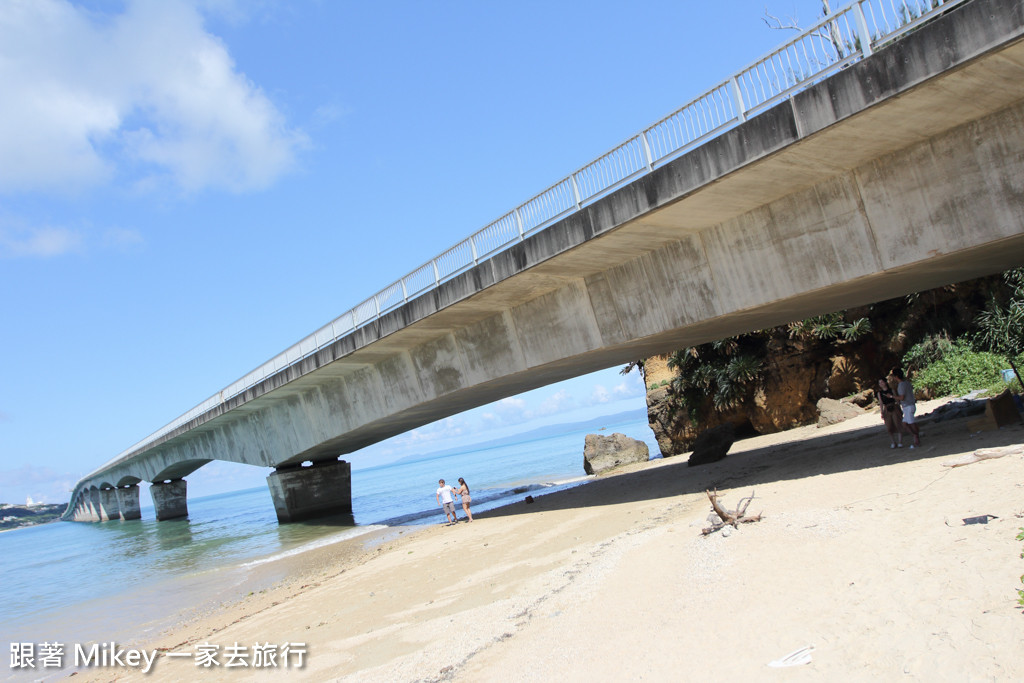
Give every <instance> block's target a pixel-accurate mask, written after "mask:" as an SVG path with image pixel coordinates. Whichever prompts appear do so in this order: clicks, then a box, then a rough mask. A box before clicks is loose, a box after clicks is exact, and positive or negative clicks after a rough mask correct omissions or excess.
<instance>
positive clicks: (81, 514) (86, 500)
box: [74, 491, 100, 522]
mask: <svg viewBox="0 0 1024 683" xmlns="http://www.w3.org/2000/svg"><path fill="white" fill-rule="evenodd" d="M74 520H75V521H76V522H98V521H100V516H99V515H98V514H97V513H96V508H95V507H94V506H93V500H92V491H86V492H85V493H83V494H82V496H81V497H80V498H79V501H78V506H77V507H76V508H75V516H74Z"/></svg>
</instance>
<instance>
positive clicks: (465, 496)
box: [457, 477, 473, 522]
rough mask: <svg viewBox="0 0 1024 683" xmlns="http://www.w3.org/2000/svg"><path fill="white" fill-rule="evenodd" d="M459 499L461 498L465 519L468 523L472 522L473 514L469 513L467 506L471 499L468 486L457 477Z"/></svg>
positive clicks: (463, 480)
mask: <svg viewBox="0 0 1024 683" xmlns="http://www.w3.org/2000/svg"><path fill="white" fill-rule="evenodd" d="M457 493H458V494H459V497H460V498H462V509H463V511H465V513H466V517H467V518H468V519H469V521H471V522H472V521H473V513H472V512H470V511H469V504H470V503H471V502H472V500H473V499H472V497H471V496H470V495H469V485H468V484H466V480H465V479H463V478H462V477H459V490H458V491H457Z"/></svg>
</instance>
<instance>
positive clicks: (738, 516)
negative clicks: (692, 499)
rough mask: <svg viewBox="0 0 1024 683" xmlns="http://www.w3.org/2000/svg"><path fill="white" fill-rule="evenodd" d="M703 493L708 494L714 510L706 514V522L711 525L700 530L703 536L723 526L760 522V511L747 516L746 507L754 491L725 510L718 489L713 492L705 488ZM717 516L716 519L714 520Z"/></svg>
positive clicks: (752, 498) (752, 497)
mask: <svg viewBox="0 0 1024 683" xmlns="http://www.w3.org/2000/svg"><path fill="white" fill-rule="evenodd" d="M704 493H706V494H708V500H710V501H711V509H712V510H714V511H715V513H714V515H708V523H709V524H710V525H711V526H709V527H705V528H704V529H702V530H701V533H703V534H704V535H705V536H707V535H708V534H712V533H714V532H716V531H718V530H719V529H721V528H722V527H724V526H732V527H738V526H739V525H740V524H749V523H751V522H760V521H761V513H758V514H756V515H751V516H750V517H748V516H747V508H748V507H749V506H750V502H751V501H752V500H754V492H753V491H751V492H750V495H749V496H747V497H746V498H741V499H740V502H739V505H737V506H736V509H735V510H727V509H725V508H724V507H723V506H722V504H721V503H720V502H719V500H718V489H715V492H714V493H712V492H711V491H707V490H705V491H704ZM716 516H717V519H718V521H714V519H715V517H716Z"/></svg>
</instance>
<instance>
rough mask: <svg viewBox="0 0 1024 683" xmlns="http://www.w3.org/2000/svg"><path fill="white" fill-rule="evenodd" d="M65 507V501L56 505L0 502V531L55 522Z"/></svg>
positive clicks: (66, 505)
mask: <svg viewBox="0 0 1024 683" xmlns="http://www.w3.org/2000/svg"><path fill="white" fill-rule="evenodd" d="M67 507H68V504H67V503H58V504H56V505H51V504H47V503H34V504H32V505H11V504H10V503H0V531H9V530H11V529H18V528H20V527H23V526H35V525H36V524H46V523H47V522H56V521H57V520H58V519H60V516H61V515H62V514H64V510H65V509H67Z"/></svg>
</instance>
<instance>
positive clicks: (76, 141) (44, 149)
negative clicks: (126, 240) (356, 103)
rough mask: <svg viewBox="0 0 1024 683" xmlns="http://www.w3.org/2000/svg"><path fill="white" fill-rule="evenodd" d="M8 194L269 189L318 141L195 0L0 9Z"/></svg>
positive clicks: (39, 1) (35, 1) (0, 188)
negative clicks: (284, 109)
mask: <svg viewBox="0 0 1024 683" xmlns="http://www.w3.org/2000/svg"><path fill="white" fill-rule="evenodd" d="M0 88H2V89H3V92H4V106H3V107H0V158H2V159H3V160H4V163H3V164H0V192H8V193H10V192H18V191H67V190H68V189H72V190H74V189H83V188H86V187H91V186H95V185H99V184H103V183H107V182H110V181H111V180H113V179H115V178H127V179H128V182H129V183H131V184H137V185H140V186H150V187H151V186H154V185H157V186H164V185H167V184H170V185H171V186H173V187H177V188H179V189H180V190H184V191H186V192H196V191H199V190H203V189H207V188H219V189H226V190H229V191H234V192H242V191H247V190H253V189H260V188H264V187H266V186H268V185H270V184H271V183H273V182H274V181H276V180H277V179H278V178H279V177H280V176H281V175H282V174H284V173H286V172H287V171H288V170H289V169H290V168H292V167H293V165H294V163H295V160H296V154H297V152H298V150H299V149H301V148H302V147H304V146H305V145H306V143H307V141H306V138H305V135H304V134H303V133H302V132H300V131H298V130H295V129H293V128H290V127H289V126H288V124H287V122H286V121H285V120H284V117H283V116H282V114H281V113H280V112H279V111H278V110H277V109H276V107H275V106H274V104H273V103H272V102H271V101H270V100H269V99H268V98H267V97H266V95H265V94H264V93H263V92H262V90H260V88H259V87H258V86H256V85H255V84H253V83H252V82H251V81H249V80H248V79H247V78H246V77H245V75H244V74H243V73H241V72H239V71H238V69H237V68H236V65H235V63H234V62H233V60H232V58H231V55H230V54H229V53H228V50H227V48H226V47H225V45H224V44H223V43H222V42H221V41H220V40H219V39H218V38H217V37H216V36H213V35H211V34H210V33H208V32H207V31H206V30H205V28H204V26H203V19H202V16H201V15H200V13H199V11H198V10H197V9H196V8H195V7H194V6H193V5H191V4H189V3H187V2H185V1H184V0H162V1H161V2H143V1H141V0H130V1H129V2H128V3H127V5H126V7H125V10H124V12H123V13H121V14H117V15H103V14H99V13H97V12H93V11H90V10H87V9H84V8H81V7H76V6H74V5H72V4H70V3H69V2H67V1H66V0H32V1H31V2H7V3H3V4H0Z"/></svg>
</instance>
